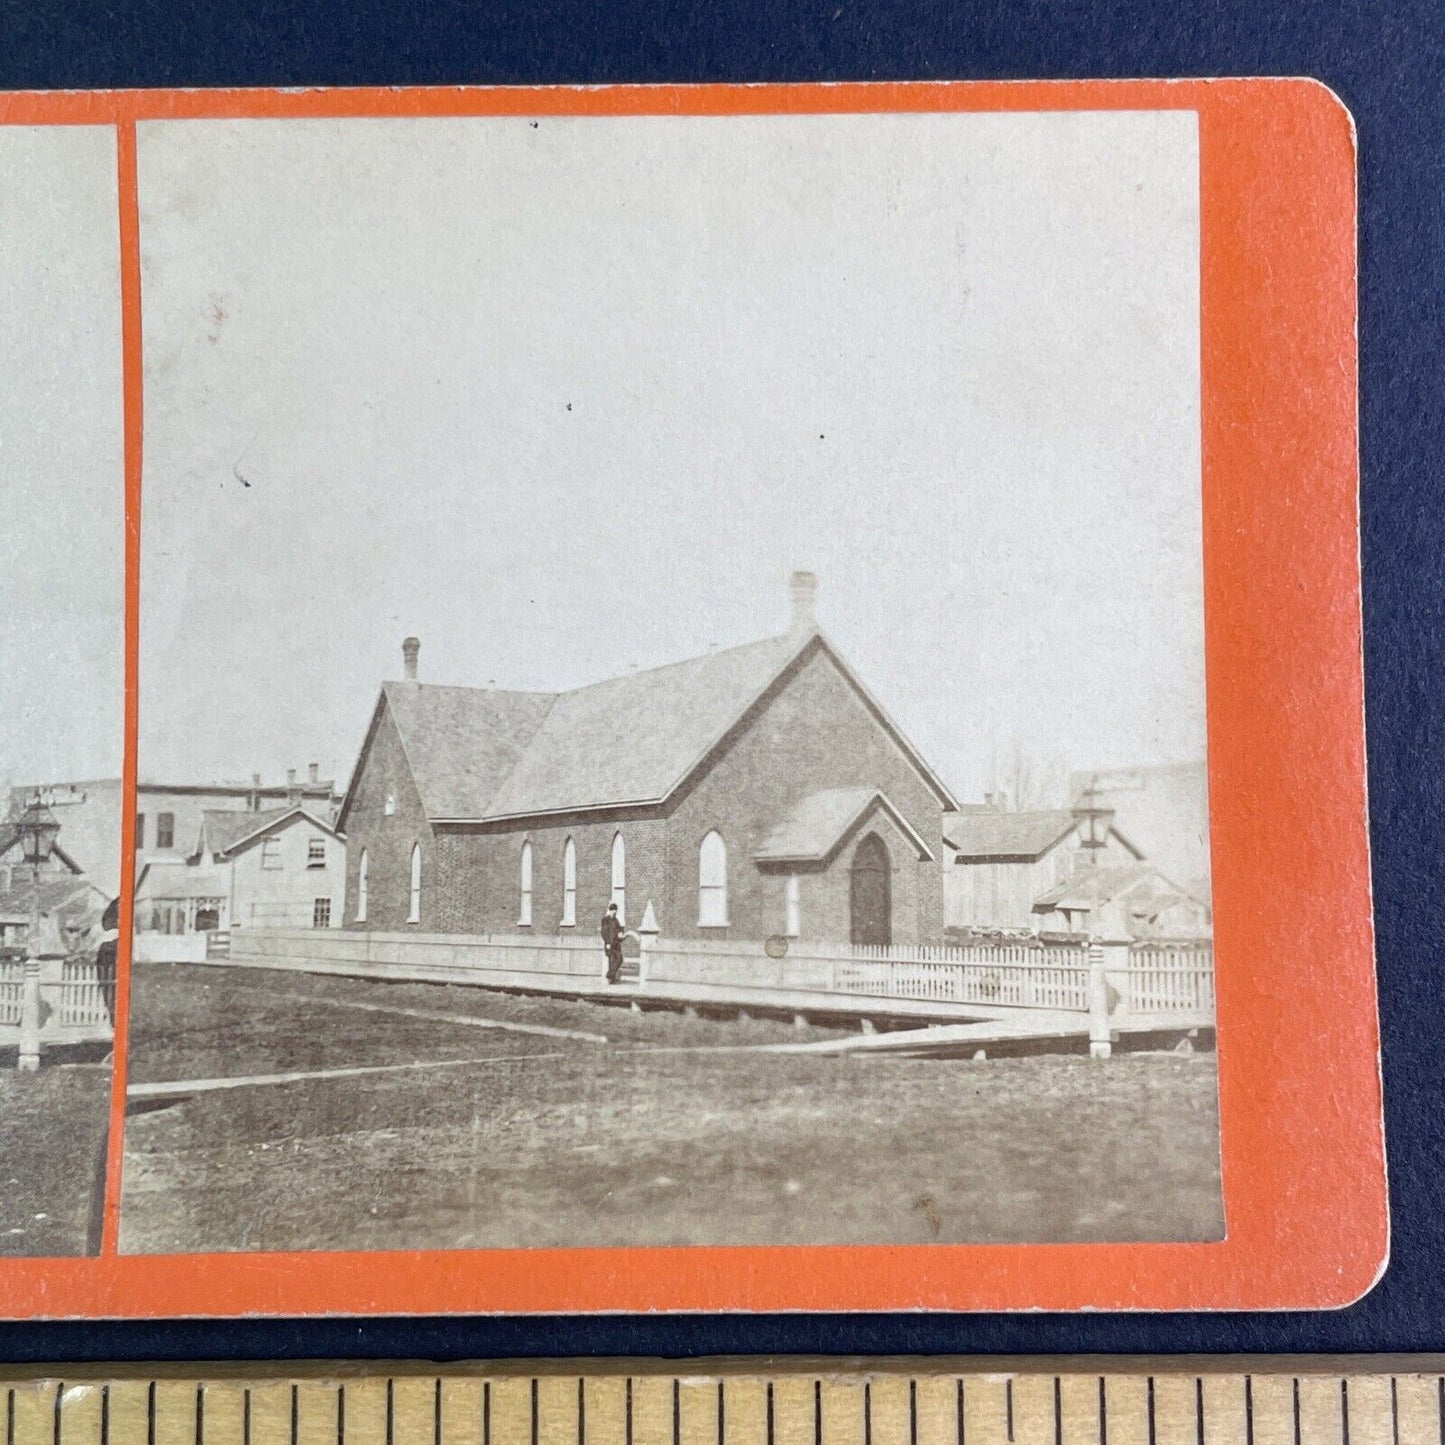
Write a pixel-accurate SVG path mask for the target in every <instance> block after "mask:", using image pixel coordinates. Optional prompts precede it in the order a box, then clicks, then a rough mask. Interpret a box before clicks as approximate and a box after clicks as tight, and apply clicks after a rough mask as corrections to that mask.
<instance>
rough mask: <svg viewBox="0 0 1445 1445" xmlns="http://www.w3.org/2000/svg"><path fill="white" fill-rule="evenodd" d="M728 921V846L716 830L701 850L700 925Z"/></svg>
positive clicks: (718, 925)
mask: <svg viewBox="0 0 1445 1445" xmlns="http://www.w3.org/2000/svg"><path fill="white" fill-rule="evenodd" d="M727 921H728V846H727V844H726V843H724V842H723V840H722V834H721V833H719V832H717V831H713V832H711V833H709V834H708V835H707V837H706V838H704V839H703V840H702V846H701V847H700V848H699V849H698V850H697V922H698V927H699V928H725V927H726V926H727Z"/></svg>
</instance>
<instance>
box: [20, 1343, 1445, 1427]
mask: <svg viewBox="0 0 1445 1445" xmlns="http://www.w3.org/2000/svg"><path fill="white" fill-rule="evenodd" d="M1442 1371H1445V1359H1438V1358H1434V1357H1432V1358H1428V1359H1427V1358H1422V1357H1407V1358H1397V1359H1371V1358H1363V1357H1362V1358H1355V1359H1351V1360H1334V1361H1325V1360H1293V1361H1291V1360H1269V1359H1259V1360H1250V1361H1245V1360H1239V1361H1233V1362H1231V1361H1229V1360H1227V1359H1221V1360H1187V1359H1174V1360H1168V1359H1161V1360H1157V1361H1154V1362H1148V1361H1129V1360H1123V1359H1109V1360H1095V1361H1080V1360H1055V1361H1047V1360H1015V1361H1006V1360H998V1361H978V1360H922V1359H919V1360H911V1361H909V1360H891V1361H878V1362H847V1363H844V1362H839V1361H821V1360H814V1361H787V1362H777V1361H752V1362H748V1361H735V1362H719V1361H707V1362H700V1363H699V1364H697V1365H696V1366H688V1367H687V1368H686V1369H685V1370H684V1371H679V1370H678V1367H677V1364H676V1362H671V1363H668V1362H656V1361H627V1362H612V1361H576V1362H572V1363H570V1364H556V1363H552V1362H547V1363H546V1364H545V1365H544V1364H539V1363H538V1362H535V1361H533V1362H522V1363H512V1364H479V1365H475V1366H448V1367H446V1368H445V1369H444V1370H442V1371H440V1372H438V1371H436V1370H435V1369H433V1370H430V1371H428V1370H427V1369H425V1368H423V1367H416V1368H410V1367H402V1368H397V1369H395V1370H393V1371H391V1372H389V1373H383V1372H379V1371H378V1370H377V1367H375V1366H373V1365H364V1366H361V1365H358V1366H344V1365H332V1366H325V1367H320V1368H318V1369H316V1370H313V1371H311V1372H308V1373H305V1374H299V1375H293V1374H291V1373H289V1372H288V1369H287V1368H285V1367H279V1366H278V1367H276V1368H275V1369H274V1371H272V1370H269V1369H268V1368H267V1367H265V1366H246V1367H217V1368H214V1369H204V1368H190V1367H166V1368H164V1369H160V1370H154V1371H151V1372H149V1373H145V1372H140V1373H136V1374H133V1375H132V1374H127V1373H125V1372H123V1371H114V1372H111V1371H106V1370H101V1371H97V1372H85V1371H79V1370H77V1371H74V1372H61V1371H44V1372H33V1373H29V1374H21V1373H20V1372H17V1371H9V1372H7V1373H6V1378H5V1379H3V1380H0V1392H3V1408H4V1412H5V1422H4V1430H5V1441H6V1445H348V1442H353V1445H1171V1442H1177V1445H1235V1442H1238V1445H1375V1442H1378V1445H1442V1441H1445V1428H1442V1427H1445V1377H1442Z"/></svg>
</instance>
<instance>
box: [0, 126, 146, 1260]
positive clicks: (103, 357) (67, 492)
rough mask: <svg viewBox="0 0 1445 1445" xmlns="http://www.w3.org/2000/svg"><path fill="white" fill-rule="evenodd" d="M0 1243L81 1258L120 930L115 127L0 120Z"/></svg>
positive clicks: (98, 1159)
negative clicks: (2, 123) (2, 522)
mask: <svg viewBox="0 0 1445 1445" xmlns="http://www.w3.org/2000/svg"><path fill="white" fill-rule="evenodd" d="M0 178H3V181H0V335H3V336H4V337H5V345H4V346H3V347H0V476H3V478H4V483H3V485H4V494H5V502H6V506H5V511H6V526H5V528H4V530H3V542H0V546H3V548H4V552H5V554H6V555H5V565H3V566H0V606H3V608H4V613H5V624H4V627H3V629H0V1256H10V1257H14V1256H32V1257H34V1256H74V1255H87V1254H96V1253H98V1252H99V1250H100V1235H101V1229H102V1221H103V1214H104V1194H105V1178H106V1171H107V1153H108V1149H107V1136H108V1127H109V1121H110V1110H111V1082H112V1070H113V1066H114V1057H113V1051H114V1041H115V1009H116V968H117V949H118V944H119V937H120V903H119V899H120V895H121V862H122V826H121V820H122V816H123V803H122V783H121V762H122V757H123V755H124V739H125V646H124V634H125V479H124V447H123V417H122V387H121V304H120V236H119V210H118V200H117V166H116V132H115V129H114V128H113V127H109V126H60V127H24V126H13V127H11V126H7V127H4V128H3V129H0Z"/></svg>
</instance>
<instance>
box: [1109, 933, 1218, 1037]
mask: <svg viewBox="0 0 1445 1445" xmlns="http://www.w3.org/2000/svg"><path fill="white" fill-rule="evenodd" d="M1125 996H1126V998H1127V1001H1128V1005H1129V1008H1130V1009H1131V1010H1133V1011H1134V1012H1135V1013H1141V1014H1170V1013H1199V1014H1208V1015H1209V1016H1210V1017H1211V1018H1212V1017H1213V1015H1214V948H1213V945H1212V944H1209V943H1196V942H1194V941H1192V940H1191V941H1189V942H1181V943H1158V942H1154V941H1152V940H1151V941H1149V942H1147V943H1136V944H1135V945H1134V946H1133V947H1132V948H1131V949H1130V950H1129V967H1128V989H1127V992H1126V995H1125Z"/></svg>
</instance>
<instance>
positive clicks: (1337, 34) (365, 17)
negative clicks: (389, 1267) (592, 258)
mask: <svg viewBox="0 0 1445 1445" xmlns="http://www.w3.org/2000/svg"><path fill="white" fill-rule="evenodd" d="M1207 75H1309V76H1314V77H1316V78H1317V79H1319V80H1322V81H1324V82H1326V83H1327V84H1328V85H1330V86H1331V87H1332V88H1333V89H1334V90H1335V91H1337V92H1338V93H1339V95H1340V96H1341V97H1342V98H1343V99H1344V101H1345V103H1346V104H1347V105H1348V106H1349V107H1350V109H1351V110H1352V111H1353V113H1354V116H1355V120H1356V123H1357V125H1358V129H1359V145H1360V240H1361V276H1360V335H1361V378H1362V394H1361V435H1362V447H1363V488H1362V506H1363V513H1364V568H1365V573H1364V575H1365V632H1366V679H1367V689H1368V692H1367V696H1368V725H1369V745H1370V816H1371V834H1372V841H1373V847H1374V868H1375V873H1374V879H1375V908H1376V924H1377V928H1378V936H1379V972H1380V1004H1381V1011H1382V1015H1383V1025H1384V1034H1385V1088H1386V1115H1387V1131H1388V1138H1387V1145H1388V1151H1389V1165H1390V1208H1391V1213H1392V1216H1393V1221H1392V1228H1393V1247H1392V1257H1391V1262H1390V1267H1389V1270H1388V1272H1387V1273H1386V1275H1385V1278H1384V1280H1383V1281H1382V1283H1381V1284H1380V1285H1379V1286H1378V1287H1377V1288H1376V1289H1375V1290H1374V1291H1373V1292H1372V1293H1371V1294H1370V1295H1369V1296H1367V1297H1366V1298H1365V1299H1364V1300H1363V1301H1362V1302H1361V1303H1360V1304H1358V1305H1355V1306H1354V1307H1352V1308H1350V1309H1348V1310H1343V1311H1339V1312H1332V1313H1327V1314H1273V1315H1242V1314H1234V1315H1213V1316H1208V1315H1194V1316H1187V1315H1174V1316H1146V1315H1135V1316H1107V1317H1106V1316H1083V1317H1079V1316H1032V1317H1019V1316H999V1315H985V1316H967V1315H964V1316H957V1317H948V1316H938V1315H930V1316H911V1315H910V1316H897V1315H895V1316H836V1315H835V1316H765V1317H753V1318H750V1319H749V1318H735V1317H727V1318H718V1317H684V1318H670V1319H668V1318H611V1319H595V1320H581V1319H569V1320H528V1321H506V1320H501V1321H486V1320H460V1321H447V1320H441V1321H423V1322H413V1321H395V1320H392V1321H386V1320H378V1321H372V1322H367V1323H343V1322H309V1323H288V1322H274V1321H272V1322H266V1323H225V1324H205V1323H200V1324H197V1323H181V1324H164V1325H161V1324H154V1325H140V1324H127V1325H97V1324H84V1325H52V1326H36V1325H11V1326H0V1358H9V1359H14V1360H74V1361H80V1360H126V1359H137V1360H147V1359H150V1360H159V1359H169V1358H177V1359H179V1358H221V1357H227V1356H235V1357H248V1356H249V1357H253V1358H263V1359H264V1358H275V1357H279V1356H297V1357H305V1356H311V1357H315V1356H332V1357H334V1356H367V1355H387V1356H402V1357H410V1358H413V1359H416V1358H428V1357H430V1358H437V1359H448V1358H451V1359H455V1358H462V1357H469V1356H470V1357H475V1356H491V1357H497V1356H508V1355H583V1354H629V1355H684V1354H721V1353H739V1352H745V1353H784V1352H810V1353H811V1352H842V1353H849V1354H894V1353H904V1352H910V1353H911V1352H965V1351H987V1352H991V1353H997V1352H1009V1353H1012V1352H1024V1351H1029V1352H1034V1351H1048V1352H1063V1351H1080V1350H1087V1351H1134V1352H1162V1351H1236V1350H1248V1351H1266V1350H1268V1351H1363V1350H1440V1349H1445V1281H1442V1271H1445V1266H1442V1260H1445V1099H1442V1096H1441V1082H1442V1081H1441V1065H1440V1057H1439V1049H1438V1048H1437V1042H1438V1041H1439V1040H1440V1039H1441V1037H1442V1036H1445V990H1442V981H1445V909H1442V894H1445V888H1442V878H1445V826H1442V819H1445V766H1442V763H1445V760H1442V757H1441V750H1442V747H1445V706H1442V703H1445V670H1442V662H1445V658H1442V652H1445V648H1442V636H1445V603H1442V582H1445V417H1442V412H1445V274H1442V260H1445V202H1442V197H1445V127H1442V117H1445V3H1435V4H1432V3H1420V0H1410V3H1402V0H1395V3H1390V0H1374V3H1371V0H1355V3H1353V4H1340V3H1335V0H1309V3H1300V0H1277V3H1275V4H1268V3H1264V4H1249V3H1244V0H1238V3H1230V4H1226V3H1211V0H1195V3H1179V0H1175V3H1165V4H1150V3H1147V0H1106V3H1097V4H1092V5H1090V4H1068V3H1059V0H952V3H939V0H934V3H923V4H914V5H907V4H900V3H896V0H884V3H880V4H877V5H872V6H868V5H860V4H858V3H856V0H826V3H824V4H821V5H820V4H796V5H785V4H784V3H782V0H693V3H689V4H678V3H666V4H664V3H658V4H652V5H649V4H647V3H646V0H568V3H561V4H559V3H546V0H534V3H529V0H499V3H498V0H494V3H485V0H473V3H462V0H443V3H428V0H410V3H404V0H391V3H385V0H335V3H331V4H327V3H322V0H313V3H309V4H306V3H292V4H286V3H281V0H213V3H210V4H191V5H187V4H178V3H174V0H115V3H110V4H95V5H80V4H65V3H62V0H0V87H3V88H9V89H20V88H25V89H29V88H40V89H58V88H70V87H93V86H211V85H253V86H264V85H302V84H312V85H361V84H368V85H376V84H398V85H423V84H436V83H455V82H473V83H536V82H549V81H550V82H561V81H585V82H601V81H724V80H731V81H746V80H796V81H801V80H873V79H1006V78H1053V77H1072V78H1080V79H1087V78H1090V77H1111V76H1120V77H1129V76H1207ZM0 185H3V178H0ZM0 203H3V196H0ZM1280 906H1281V907H1289V906H1290V904H1289V900H1288V899H1285V898H1281V900H1280ZM383 1267H384V1266H383ZM0 1308H3V1301H0Z"/></svg>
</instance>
